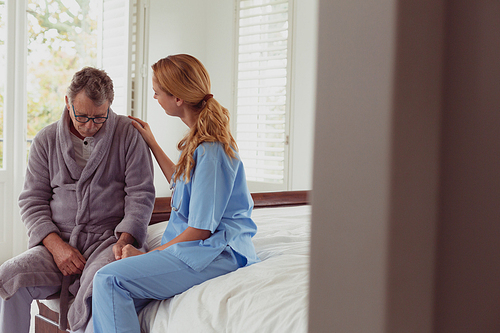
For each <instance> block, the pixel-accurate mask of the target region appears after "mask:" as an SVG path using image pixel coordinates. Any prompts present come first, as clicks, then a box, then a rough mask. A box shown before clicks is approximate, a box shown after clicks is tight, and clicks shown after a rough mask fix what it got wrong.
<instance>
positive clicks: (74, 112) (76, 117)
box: [71, 104, 109, 125]
mask: <svg viewBox="0 0 500 333" xmlns="http://www.w3.org/2000/svg"><path fill="white" fill-rule="evenodd" d="M71 107H72V108H73V115H74V116H75V120H76V121H77V122H79V123H80V124H86V123H88V122H89V121H90V119H92V122H93V123H94V124H95V125H102V124H104V123H105V122H106V120H108V117H109V106H108V110H107V111H106V117H88V116H77V115H76V111H75V106H74V105H73V104H71ZM78 117H80V118H82V119H83V118H87V121H81V120H78ZM96 119H104V121H103V122H102V123H96V122H95V120H96Z"/></svg>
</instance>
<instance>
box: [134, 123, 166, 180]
mask: <svg viewBox="0 0 500 333" xmlns="http://www.w3.org/2000/svg"><path fill="white" fill-rule="evenodd" d="M128 117H129V118H130V119H132V120H133V122H132V125H133V126H134V127H135V128H136V129H137V130H138V131H139V133H141V135H142V137H143V138H144V141H146V143H147V144H148V146H149V148H150V149H151V151H152V152H153V155H154V157H155V159H156V161H157V162H158V165H159V166H160V169H161V171H162V172H163V174H164V175H165V178H167V181H168V182H169V183H170V179H171V178H172V175H173V174H174V171H175V164H174V162H172V160H171V159H170V158H169V157H168V156H167V154H165V152H164V151H163V149H161V147H160V145H159V144H158V142H156V139H155V137H154V135H153V132H152V131H151V128H150V127H149V124H148V123H146V122H145V121H142V120H141V119H139V118H136V117H132V116H128Z"/></svg>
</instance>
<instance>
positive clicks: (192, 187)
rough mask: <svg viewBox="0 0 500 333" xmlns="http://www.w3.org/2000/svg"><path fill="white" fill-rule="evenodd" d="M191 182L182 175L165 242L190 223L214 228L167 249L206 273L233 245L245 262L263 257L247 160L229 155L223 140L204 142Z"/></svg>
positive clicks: (163, 240) (197, 156)
mask: <svg viewBox="0 0 500 333" xmlns="http://www.w3.org/2000/svg"><path fill="white" fill-rule="evenodd" d="M193 158H194V161H195V166H194V168H193V170H192V173H191V180H190V181H189V182H188V183H186V182H185V181H184V179H183V177H180V178H179V179H178V180H177V181H176V182H175V183H174V184H172V187H173V191H174V192H173V194H172V202H171V205H172V212H171V215H170V220H169V223H168V226H167V228H166V230H165V232H164V234H163V237H162V244H166V243H168V242H169V241H170V240H172V239H174V238H175V237H177V236H178V235H179V234H181V233H182V232H183V231H184V230H186V229H187V227H188V226H189V227H193V228H197V229H204V230H210V231H211V232H212V235H211V236H210V237H209V238H208V239H206V240H204V241H191V242H182V243H177V244H174V245H172V246H169V247H168V248H166V249H165V251H169V252H170V253H171V254H173V255H174V256H176V257H177V258H179V259H180V260H182V261H183V262H184V263H186V264H187V265H189V266H190V267H191V268H193V269H194V270H196V271H201V270H203V269H204V268H205V267H207V265H208V264H210V263H211V262H212V261H213V260H214V259H215V258H216V257H217V256H218V255H219V254H221V253H222V251H224V250H225V249H226V247H228V246H229V247H230V248H231V249H232V250H233V251H235V252H237V253H238V254H239V255H240V256H241V257H242V258H243V259H244V260H243V263H242V266H245V265H250V264H253V263H255V262H258V261H259V258H258V257H257V254H256V253H255V248H254V246H253V243H252V240H251V238H252V237H253V236H254V235H255V233H256V232H257V226H256V225H255V223H254V222H253V220H252V218H251V214H252V209H253V200H252V197H251V195H250V192H249V191H248V187H247V183H246V177H245V170H244V168H243V164H242V163H241V160H240V159H239V156H238V155H236V158H234V159H233V158H231V157H230V156H228V155H227V154H226V153H225V151H224V147H223V145H222V144H221V143H219V142H204V143H202V144H200V145H199V146H198V148H196V150H195V152H194V154H193Z"/></svg>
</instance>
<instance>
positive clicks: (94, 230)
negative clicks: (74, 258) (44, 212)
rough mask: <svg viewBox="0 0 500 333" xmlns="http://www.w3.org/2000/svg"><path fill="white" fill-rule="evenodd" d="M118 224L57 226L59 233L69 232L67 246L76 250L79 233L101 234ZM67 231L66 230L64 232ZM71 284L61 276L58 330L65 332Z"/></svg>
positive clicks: (114, 222) (67, 277) (66, 277)
mask: <svg viewBox="0 0 500 333" xmlns="http://www.w3.org/2000/svg"><path fill="white" fill-rule="evenodd" d="M117 224H118V223H116V221H113V223H110V222H108V223H106V222H102V223H99V224H90V225H89V224H79V225H76V226H71V228H65V227H64V226H65V225H58V228H59V230H60V231H61V232H65V231H66V232H71V235H70V238H69V245H71V246H73V247H74V248H77V244H78V236H79V235H80V234H81V233H90V234H103V233H105V232H106V231H109V230H114V228H115V227H116V225H117ZM65 229H67V230H65ZM70 284H71V275H66V276H63V278H62V285H61V295H60V296H59V329H60V330H62V331H66V329H67V328H68V310H69V286H70Z"/></svg>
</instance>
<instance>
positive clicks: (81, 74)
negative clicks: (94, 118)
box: [66, 67, 115, 106]
mask: <svg viewBox="0 0 500 333" xmlns="http://www.w3.org/2000/svg"><path fill="white" fill-rule="evenodd" d="M82 90H83V91H85V94H86V95H87V97H88V98H90V99H91V100H92V101H93V102H94V104H95V105H97V106H100V105H103V104H104V102H106V101H108V102H109V105H111V103H112V102H113V99H114V97H115V93H114V91H113V81H112V80H111V78H110V77H109V76H108V74H107V73H106V72H105V71H104V70H102V69H97V68H93V67H85V68H82V69H81V70H79V71H78V72H76V73H75V75H74V76H73V79H72V80H71V84H70V85H69V87H68V90H67V91H66V96H68V101H69V103H70V104H72V103H73V101H74V100H75V98H76V95H78V94H79V93H80V92H81V91H82Z"/></svg>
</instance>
